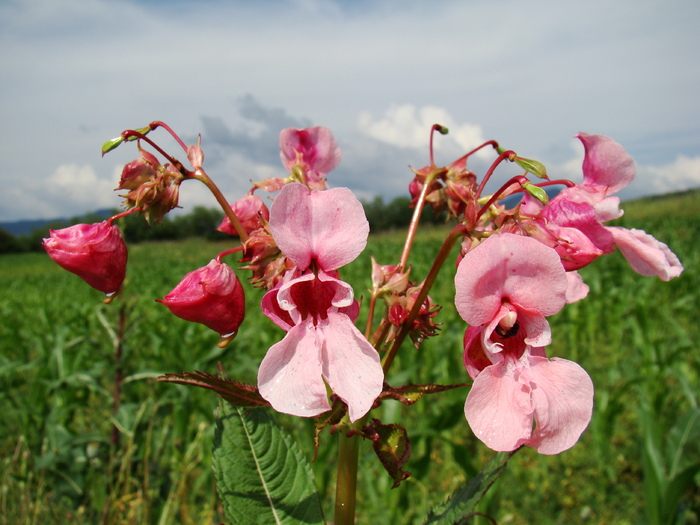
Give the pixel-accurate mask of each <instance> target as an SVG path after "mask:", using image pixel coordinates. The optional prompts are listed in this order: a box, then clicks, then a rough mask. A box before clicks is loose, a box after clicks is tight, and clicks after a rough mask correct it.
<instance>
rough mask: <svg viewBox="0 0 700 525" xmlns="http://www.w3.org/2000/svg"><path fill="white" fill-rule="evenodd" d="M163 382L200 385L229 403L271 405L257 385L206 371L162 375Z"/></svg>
mask: <svg viewBox="0 0 700 525" xmlns="http://www.w3.org/2000/svg"><path fill="white" fill-rule="evenodd" d="M158 381H159V382H161V383H178V384H180V385H190V386H198V387H200V388H206V389H208V390H212V391H213V392H216V393H217V394H219V395H220V396H221V397H222V398H224V399H225V400H226V401H227V402H228V403H230V404H231V405H234V406H240V407H250V408H254V407H260V406H267V407H269V406H270V403H268V402H267V401H266V400H265V399H263V397H262V396H261V395H260V392H258V387H256V386H255V385H247V384H245V383H239V382H238V381H231V380H230V379H225V378H222V377H217V376H215V375H212V374H207V373H206V372H199V371H195V372H183V373H182V374H165V375H164V376H160V377H159V378H158Z"/></svg>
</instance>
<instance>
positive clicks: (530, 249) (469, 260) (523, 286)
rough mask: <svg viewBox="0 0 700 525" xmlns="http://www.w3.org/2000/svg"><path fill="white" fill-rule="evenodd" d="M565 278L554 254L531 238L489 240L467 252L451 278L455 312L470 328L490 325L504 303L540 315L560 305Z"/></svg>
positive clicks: (511, 236) (505, 236) (508, 236)
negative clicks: (505, 301)
mask: <svg viewBox="0 0 700 525" xmlns="http://www.w3.org/2000/svg"><path fill="white" fill-rule="evenodd" d="M566 287H567V283H566V275H565V271H564V268H563V267H562V265H561V260H560V258H559V256H558V255H557V253H556V252H555V251H554V250H552V249H551V248H548V247H547V246H544V245H543V244H542V243H540V242H539V241H537V240H535V239H532V238H530V237H523V236H520V235H514V234H510V233H502V234H498V235H492V236H491V237H489V238H488V239H486V240H485V241H484V242H483V243H481V244H480V245H479V246H477V247H476V248H475V249H473V250H472V251H470V252H469V253H467V255H465V256H464V258H463V259H462V261H461V262H460V263H459V267H458V268H457V274H456V276H455V288H456V295H455V304H456V306H457V311H458V312H459V314H460V315H461V316H462V318H463V319H464V320H465V321H466V322H467V323H469V324H474V325H481V324H485V323H488V322H490V321H491V319H492V318H493V317H494V315H495V314H496V313H497V312H498V311H499V309H500V307H501V304H502V301H503V299H504V298H506V299H508V300H509V301H510V302H511V303H512V304H517V305H519V306H521V307H523V308H525V309H528V310H537V311H539V312H540V313H541V314H542V315H545V316H547V315H552V314H555V313H556V312H558V311H559V310H561V308H562V307H563V306H564V301H565V292H566Z"/></svg>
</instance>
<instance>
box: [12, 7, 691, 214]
mask: <svg viewBox="0 0 700 525" xmlns="http://www.w3.org/2000/svg"><path fill="white" fill-rule="evenodd" d="M699 22H700V2H697V0H688V1H669V2H650V1H644V0H642V1H639V0H637V1H627V0H617V1H615V2H609V1H605V2H603V1H597V0H592V1H588V2H568V1H562V2H551V1H545V0H532V1H530V2H518V1H515V0H495V1H491V2H473V1H464V0H454V1H435V2H419V1H411V0H405V1H401V2H399V1H394V2H390V1H387V0H378V1H373V2H370V1H360V2H350V1H343V2H340V1H336V2H333V1H325V2H322V1H317V0H296V1H292V0H289V1H283V0H277V1H272V2H254V1H235V0H234V1H226V2H224V1H223V0H209V1H206V2H185V1H175V2H172V1H171V2H166V1H162V0H161V1H141V2H139V1H124V0H61V1H60V2H56V1H55V0H5V1H3V2H2V3H0V39H1V40H0V49H1V50H2V51H0V53H2V55H0V147H1V148H2V149H1V150H0V153H2V158H3V164H2V168H1V170H0V182H1V183H2V187H3V191H2V192H0V221H9V220H18V219H25V218H49V217H57V216H65V215H77V214H80V213H83V212H85V211H89V210H92V209H97V208H104V207H117V206H118V205H119V203H120V202H121V199H120V198H119V197H118V196H117V192H114V191H113V189H114V188H115V187H116V185H117V181H118V178H119V173H120V170H121V165H123V163H125V162H127V161H129V160H131V159H132V158H135V156H136V152H135V148H125V147H121V148H119V149H118V150H117V151H115V152H113V153H111V154H109V155H108V156H106V157H105V158H101V157H100V146H101V144H102V143H103V142H104V141H105V140H107V139H109V138H111V137H114V136H116V135H117V134H118V133H119V132H120V131H121V130H123V129H126V128H130V127H140V126H143V125H145V124H147V123H148V122H150V121H151V120H155V119H159V120H163V121H165V122H167V123H168V124H170V125H171V126H172V127H173V128H175V130H176V131H178V132H179V133H180V134H181V135H182V136H183V138H185V139H186V140H188V141H189V142H194V141H195V140H196V136H197V134H198V133H201V134H202V146H203V149H204V152H205V164H204V167H205V169H207V172H208V173H209V174H210V175H211V176H212V177H213V178H214V179H215V180H216V181H217V183H219V185H220V186H221V187H222V189H223V191H224V193H225V194H226V195H227V196H228V197H229V199H230V200H234V199H236V198H238V197H239V196H240V195H242V194H243V193H244V192H245V191H247V189H248V188H249V187H250V184H249V180H250V179H253V180H260V179H262V178H265V177H268V176H280V175H282V174H283V173H284V171H283V168H282V165H281V163H280V161H279V153H278V142H277V140H278V134H279V131H280V130H281V129H282V128H284V127H289V126H294V127H301V126H308V125H324V126H327V127H329V128H330V129H331V130H332V131H333V132H334V134H335V136H336V139H337V140H338V143H339V144H340V147H341V149H342V151H343V161H342V163H341V165H340V167H339V168H338V169H337V170H336V171H335V172H333V173H332V174H331V175H330V176H329V183H330V184H331V185H333V186H348V187H349V188H351V189H352V190H353V191H355V192H356V193H357V194H358V195H359V196H361V197H371V196H372V195H377V194H378V195H383V196H385V197H388V198H391V197H394V196H396V195H400V194H404V193H405V191H406V187H407V185H408V182H409V181H410V179H411V172H410V169H409V165H412V166H414V167H421V166H423V165H425V164H427V162H428V148H427V146H428V131H429V127H430V125H431V124H432V123H433V122H435V121H440V122H441V123H442V124H445V125H447V126H448V127H450V129H451V132H452V133H451V134H450V135H449V136H448V137H446V138H442V137H441V138H440V139H439V141H438V145H437V149H436V156H437V161H438V163H440V162H442V163H445V164H447V163H449V162H451V161H452V160H454V158H456V157H457V156H459V155H460V154H461V152H464V151H465V149H466V148H468V147H470V146H474V145H476V144H477V143H478V142H479V141H483V140H487V139H496V140H498V141H499V142H500V143H501V144H502V145H503V146H505V147H507V148H510V149H514V150H516V151H517V152H518V153H519V154H521V155H523V156H527V157H531V158H536V159H538V160H540V161H542V162H544V163H545V164H546V165H547V167H548V170H549V172H550V173H551V174H552V175H553V176H555V177H557V178H560V177H568V178H573V179H574V180H576V178H577V177H578V178H579V179H580V163H581V159H582V150H581V148H580V147H579V146H578V145H577V141H576V140H575V139H573V136H574V135H575V134H576V133H577V132H579V131H585V132H588V133H602V134H606V135H609V136H611V137H613V138H614V139H615V140H617V141H618V142H620V143H621V144H622V145H623V146H624V147H625V148H626V149H627V150H628V151H629V152H630V154H631V155H632V156H633V157H634V158H635V160H636V162H637V171H638V174H637V179H636V180H635V182H634V183H633V184H632V185H631V186H630V187H629V188H628V189H627V190H625V192H624V193H623V194H622V196H623V197H627V198H630V197H634V196H639V195H646V194H654V193H663V192H668V191H677V190H682V189H686V188H691V187H698V186H700V103H698V100H697V98H698V94H699V93H700V67H699V66H698V65H697V57H696V55H697V50H698V49H700V32H699V31H698V30H697V28H698V23H699ZM158 137H163V139H164V141H165V143H166V144H170V143H168V142H167V140H165V135H157V136H156V138H158ZM173 149H174V148H173ZM488 160H489V157H487V156H482V157H481V158H479V159H476V160H475V164H474V166H473V167H474V168H482V169H483V167H485V166H486V165H487V162H488ZM498 173H501V177H507V176H508V175H509V174H512V173H513V172H512V171H509V170H508V169H505V170H503V171H502V172H500V171H499V172H497V174H498ZM188 184H190V185H189V186H187V185H185V186H183V189H182V200H181V204H183V205H184V206H186V207H188V206H192V205H195V204H205V205H210V206H214V201H213V200H212V199H211V198H210V197H209V196H208V195H207V194H206V193H205V192H204V191H203V188H200V187H197V186H196V184H195V183H188Z"/></svg>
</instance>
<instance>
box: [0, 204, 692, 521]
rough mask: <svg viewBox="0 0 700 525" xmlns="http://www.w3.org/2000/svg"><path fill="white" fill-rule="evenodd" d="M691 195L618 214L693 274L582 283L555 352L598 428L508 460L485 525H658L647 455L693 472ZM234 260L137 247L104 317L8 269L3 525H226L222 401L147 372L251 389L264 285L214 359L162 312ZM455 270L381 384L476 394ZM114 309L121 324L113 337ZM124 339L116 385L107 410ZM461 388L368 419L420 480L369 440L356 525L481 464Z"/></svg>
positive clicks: (351, 273)
mask: <svg viewBox="0 0 700 525" xmlns="http://www.w3.org/2000/svg"><path fill="white" fill-rule="evenodd" d="M698 195H700V194H698V193H697V192H696V193H689V194H687V195H677V196H671V197H667V198H666V199H655V200H647V201H644V202H641V203H630V204H629V205H627V206H625V208H626V210H627V213H626V215H625V217H623V218H622V219H620V220H619V221H618V223H619V224H620V225H623V226H625V227H635V228H641V229H645V230H647V231H648V232H650V233H652V234H653V235H655V236H656V237H657V238H659V239H660V240H662V241H664V242H666V243H667V244H668V245H669V246H670V247H671V248H672V249H673V250H674V251H675V252H676V253H677V254H678V256H679V257H680V259H681V260H682V261H683V263H684V265H685V272H684V274H683V275H682V276H681V277H680V278H679V279H677V280H675V281H672V282H670V283H663V282H661V281H659V280H658V279H656V278H648V277H641V276H639V275H637V274H635V273H634V272H632V271H631V270H630V269H629V268H628V267H627V264H626V262H625V261H624V259H623V258H622V257H621V256H620V254H619V253H616V254H613V255H611V256H608V257H605V258H602V259H600V260H598V261H596V262H595V263H594V264H592V265H591V266H590V267H587V268H585V269H584V270H583V271H582V272H581V273H582V275H583V278H584V280H585V281H586V282H587V283H588V284H589V285H590V287H591V292H590V295H589V297H588V298H587V299H586V300H585V301H582V302H580V303H576V304H573V305H569V306H567V307H566V308H565V309H564V310H563V311H562V312H561V313H559V314H558V315H557V316H555V317H554V318H552V319H551V322H552V330H553V335H554V343H553V345H552V346H551V348H550V349H549V351H550V355H553V356H558V357H563V358H567V359H572V360H575V361H577V362H578V363H580V364H581V365H582V366H583V367H584V368H585V369H586V370H587V371H588V372H589V374H590V375H591V377H592V378H593V381H594V384H595V385H596V397H595V409H594V416H593V420H592V422H591V424H590V426H589V428H588V430H587V431H586V432H585V433H584V435H583V437H582V438H581V440H580V442H579V443H578V444H577V445H576V446H575V447H574V448H573V449H571V450H570V451H567V452H564V453H562V454H560V455H558V456H553V457H547V456H540V455H538V454H536V453H534V452H533V451H532V450H530V449H523V450H521V451H519V452H518V453H517V454H516V455H515V457H514V458H513V460H511V462H510V464H509V466H508V468H507V469H506V472H505V474H504V475H503V477H502V478H501V479H500V480H499V482H498V483H497V484H496V485H495V487H494V489H492V490H491V491H490V492H489V493H488V494H487V496H486V498H485V499H484V500H483V501H482V502H481V504H480V507H479V510H480V511H481V512H482V513H484V514H487V515H489V516H492V517H493V518H495V519H497V520H498V522H499V523H516V524H521V523H522V524H525V523H565V522H573V523H630V524H636V523H653V522H654V517H653V514H650V512H651V511H650V507H651V506H652V503H653V502H654V501H655V499H654V498H656V499H657V500H658V499H663V498H666V499H668V497H666V496H664V495H663V494H661V492H660V491H659V490H656V492H657V494H655V493H654V490H653V485H651V484H650V479H652V477H651V470H650V469H651V467H650V466H649V459H650V458H653V457H655V456H654V454H653V452H654V450H655V448H654V447H656V449H658V451H657V452H658V455H659V456H660V457H663V458H668V457H674V455H673V453H674V450H669V449H671V448H673V447H676V448H677V450H675V452H676V455H675V457H680V456H682V457H683V458H684V461H699V462H700V456H699V455H698V450H697V447H696V448H693V447H692V446H690V444H688V443H685V444H682V443H681V444H679V442H678V441H677V440H675V439H674V435H675V434H674V428H677V427H678V424H679V423H678V422H679V421H680V420H681V418H682V416H683V414H685V413H687V412H688V411H690V410H693V409H697V401H698V400H697V393H698V386H700V378H699V377H698V375H699V374H700V354H698V348H697V342H698V340H700V338H699V337H698V335H699V333H698V332H699V330H698V323H697V307H698V304H700V292H698V290H700V282H698V281H699V279H700V276H699V274H698V266H699V264H698V263H699V262H700V249H699V248H698V240H700V220H699V217H698V216H697V212H696V210H697V209H698V205H697V204H698V202H697V201H698ZM442 235H444V230H443V229H440V228H437V229H429V230H427V231H426V232H425V233H424V234H422V235H421V236H420V238H419V242H418V244H417V246H416V248H415V249H414V253H413V255H412V259H411V263H412V264H413V268H414V273H413V275H414V278H416V279H420V278H422V276H423V275H425V273H426V272H427V268H428V267H429V265H430V263H431V262H432V258H433V257H434V254H435V253H436V252H437V249H438V247H439V245H440V243H441V236H442ZM402 242H403V241H402V238H401V236H400V235H398V234H382V235H379V236H374V237H372V238H370V243H369V246H368V250H367V252H366V253H367V255H366V257H365V256H363V257H362V258H360V259H358V260H357V261H355V262H354V263H352V264H351V265H349V266H348V267H346V268H344V269H343V273H342V275H343V278H344V279H346V280H347V281H348V282H350V283H351V284H353V286H354V287H355V290H356V293H357V294H358V295H362V294H363V293H365V292H363V291H364V290H366V289H367V288H368V287H369V285H370V282H369V269H370V265H369V254H370V253H372V254H374V255H375V258H376V259H377V261H378V262H380V263H381V264H391V263H394V262H396V259H397V258H398V254H399V253H400V250H401V247H402ZM226 247H227V246H225V245H224V244H220V243H219V244H217V243H209V242H204V241H199V240H191V241H186V242H179V243H158V244H143V245H136V246H133V247H132V248H131V249H130V261H129V274H128V281H127V285H126V293H125V295H124V296H123V297H121V298H120V299H118V300H117V301H116V302H115V303H114V304H112V305H109V306H105V305H102V304H101V303H100V297H99V293H98V292H95V291H94V290H91V289H90V288H89V287H88V286H87V285H85V284H84V283H83V282H82V281H80V280H79V279H78V278H77V277H75V276H73V275H70V274H68V273H67V272H64V271H63V270H61V269H60V268H59V267H58V266H56V265H54V264H53V263H52V262H51V261H50V260H49V259H48V258H47V257H46V256H45V255H43V254H22V255H6V256H3V257H0V287H1V289H2V290H3V294H2V296H1V297H0V315H2V317H3V320H4V321H3V323H2V325H0V345H1V347H2V353H1V354H0V411H1V413H2V423H1V425H0V451H1V452H0V457H1V458H2V459H1V460H0V464H1V465H2V467H1V469H0V523H2V524H24V523H27V524H29V523H37V524H44V523H110V524H111V523H117V524H131V523H163V524H165V523H193V524H194V523H196V524H206V523H218V522H219V521H222V520H223V515H222V513H221V508H220V506H219V503H218V501H217V499H216V494H215V489H214V480H213V476H212V474H211V443H212V435H213V410H214V408H215V406H216V402H217V401H216V399H215V398H214V397H213V396H212V395H211V394H209V393H208V392H206V391H203V390H199V389H194V388H187V387H183V386H177V385H172V384H161V383H156V382H155V377H157V376H158V375H160V374H163V373H166V372H180V371H185V370H203V371H208V372H212V373H214V372H215V371H216V363H217V362H219V361H220V362H222V363H223V365H224V367H225V369H226V371H227V372H228V374H229V375H230V376H231V377H233V378H235V379H238V380H241V381H244V382H249V383H254V382H255V377H256V372H257V366H258V364H259V362H260V360H261V359H262V357H263V356H264V354H265V352H266V350H267V348H269V347H270V345H271V344H273V343H275V342H276V341H278V340H279V339H281V337H282V332H281V331H280V330H279V329H277V328H276V327H274V326H273V325H272V323H271V322H270V321H269V320H267V319H266V318H265V317H264V316H263V315H262V314H261V313H260V311H259V300H260V292H259V291H257V290H252V289H248V290H247V308H248V315H247V319H246V323H245V324H244V325H243V327H242V329H241V332H240V334H239V336H238V337H237V339H236V340H235V341H234V343H233V344H232V345H231V346H230V347H229V348H227V349H225V350H221V349H219V348H218V347H216V341H217V336H216V334H214V333H213V332H210V331H208V330H207V329H206V328H204V327H202V326H199V325H194V324H189V323H186V322H185V321H181V320H180V319H177V318H174V317H172V316H171V315H170V314H169V313H168V312H167V310H166V309H165V307H163V306H162V305H159V304H157V303H155V302H154V299H155V298H160V297H162V296H163V295H165V294H166V293H167V292H169V291H170V289H171V288H172V287H173V286H174V285H175V284H176V283H177V282H178V281H179V279H180V278H181V277H182V276H184V274H185V273H187V272H188V271H190V270H192V269H194V268H196V267H198V266H203V265H205V264H206V263H207V262H208V261H209V260H210V259H211V258H212V257H213V256H214V255H215V254H216V253H218V252H219V251H222V250H223V249H225V248H226ZM453 273H454V268H453V267H452V266H450V267H448V268H446V271H445V272H444V274H443V275H442V276H441V277H440V279H439V280H438V282H437V283H436V286H435V288H434V290H433V293H432V294H431V296H432V297H433V299H434V300H435V301H436V302H437V303H438V304H440V305H442V311H441V313H440V316H439V320H440V322H442V327H441V333H440V335H439V336H438V337H436V338H433V339H430V340H428V341H427V342H426V343H425V344H424V345H423V347H422V348H421V349H420V350H416V349H415V348H413V346H412V345H410V344H406V345H405V347H404V348H402V351H401V352H400V353H399V356H398V358H397V360H396V362H395V364H394V367H393V368H392V371H391V373H390V375H389V377H388V381H389V383H390V384H392V385H400V384H402V383H404V382H415V383H441V384H450V383H462V382H465V381H466V380H467V376H466V373H465V372H464V369H463V367H462V365H461V339H462V335H463V331H464V324H463V322H462V321H461V320H460V319H459V316H458V315H457V313H456V312H455V309H454V306H453V304H452V298H453V295H454V285H453V282H452V275H453ZM365 295H366V293H365ZM121 314H123V315H124V316H125V319H126V325H125V330H124V331H123V333H122V334H121V335H120V333H119V328H118V327H119V318H120V315H121ZM360 319H362V316H361V317H360ZM119 341H122V342H123V348H122V352H123V354H122V359H121V362H120V366H121V368H122V373H123V376H124V377H125V380H124V382H123V384H122V391H121V395H120V403H119V406H118V409H117V410H116V411H115V407H114V404H113V401H114V400H113V395H114V385H115V367H116V366H117V363H116V362H115V355H116V348H117V345H118V344H119ZM466 393H467V391H466V389H464V388H462V389H456V390H453V391H449V392H446V393H443V394H440V395H436V396H434V397H433V398H430V399H424V400H422V401H420V402H419V403H417V404H416V405H414V406H412V407H404V406H403V405H400V404H398V403H394V402H391V401H387V402H385V403H383V405H382V406H381V407H380V408H379V410H378V413H377V415H378V417H380V419H382V421H383V422H385V423H391V422H399V423H401V424H402V425H404V426H405V427H406V428H407V429H408V431H409V436H410V438H411V443H412V456H411V459H410V461H409V463H408V464H407V465H406V469H407V470H408V471H410V472H412V477H411V478H410V479H409V480H408V481H407V482H405V483H403V484H402V485H401V486H400V487H399V488H398V489H395V490H390V487H391V484H392V480H391V479H390V478H389V476H388V475H386V474H385V473H384V472H383V470H382V468H381V465H379V463H378V462H377V461H376V457H374V455H373V453H372V451H371V447H369V446H368V444H365V445H364V446H363V448H362V449H361V470H360V489H359V490H360V492H359V495H358V502H359V509H358V515H359V519H358V523H414V522H420V518H421V517H422V516H424V515H425V513H426V511H427V509H429V508H430V506H431V505H432V504H434V503H436V502H437V500H439V499H440V498H442V497H444V496H446V495H447V494H449V493H450V492H451V491H453V490H454V489H456V488H457V487H458V486H460V485H461V484H463V483H464V482H465V481H466V480H467V479H468V478H470V477H471V476H473V475H474V473H475V472H476V471H478V470H479V469H480V468H481V465H483V463H484V462H485V461H487V460H488V459H489V457H490V455H491V454H490V452H489V450H488V449H486V448H485V447H484V446H483V445H482V444H481V443H480V442H478V441H477V440H476V439H475V438H474V437H473V436H472V435H471V433H470V431H469V428H468V426H467V424H466V422H465V420H464V415H463V406H464V399H465V397H466ZM278 421H279V422H280V423H281V424H282V425H283V426H285V427H286V428H287V429H288V430H289V431H290V432H291V433H292V434H293V436H294V437H295V438H296V440H297V442H298V443H299V444H300V445H301V446H302V448H303V450H304V451H305V453H306V454H307V455H308V457H309V458H310V457H311V456H312V437H311V436H312V432H313V428H312V422H311V421H308V420H300V419H296V418H292V417H289V416H283V415H280V416H279V417H278ZM674 425H675V427H674ZM114 428H116V429H117V433H116V436H117V438H118V439H117V440H116V441H115V440H114V439H113V438H112V436H113V430H114ZM335 460H336V458H335V440H334V438H333V437H332V436H330V435H329V434H328V433H324V434H323V436H322V440H321V450H320V454H319V457H318V459H317V460H316V462H315V463H314V464H313V468H314V471H315V474H316V478H317V486H318V487H319V490H320V491H321V492H322V494H323V495H324V496H325V502H324V504H325V505H326V508H327V509H328V508H330V505H331V503H332V494H333V478H334V473H335ZM664 461H666V460H665V459H664V460H661V463H662V464H663V465H666V467H664V468H667V470H668V469H670V465H669V464H668V463H664ZM690 480H691V482H690V483H688V484H686V485H685V486H684V487H683V489H682V493H681V495H680V500H679V501H680V505H679V506H675V505H674V506H673V509H672V510H673V512H674V513H676V511H678V512H677V516H678V522H679V523H697V520H698V516H699V515H700V510H698V509H700V492H699V489H698V483H697V482H696V481H693V478H692V477H691V478H690ZM650 487H651V488H650ZM326 515H327V516H330V515H331V513H329V512H328V511H327V514H326ZM481 522H482V523H487V521H485V520H483V519H482V520H481Z"/></svg>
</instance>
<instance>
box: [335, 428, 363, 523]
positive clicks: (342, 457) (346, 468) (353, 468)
mask: <svg viewBox="0 0 700 525" xmlns="http://www.w3.org/2000/svg"><path fill="white" fill-rule="evenodd" d="M339 439H340V442H339V443H338V476H337V485H336V488H335V516H334V522H333V523H334V525H352V524H354V523H355V494H356V492H357V460H358V458H359V453H360V436H359V435H353V436H350V437H348V436H347V435H346V434H345V432H341V433H340V435H339Z"/></svg>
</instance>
